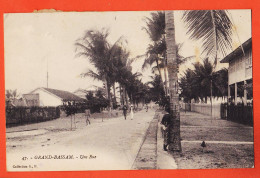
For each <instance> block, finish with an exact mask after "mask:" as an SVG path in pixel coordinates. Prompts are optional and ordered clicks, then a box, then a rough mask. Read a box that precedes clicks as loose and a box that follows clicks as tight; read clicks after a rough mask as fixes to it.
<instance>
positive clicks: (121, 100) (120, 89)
mask: <svg viewBox="0 0 260 178" xmlns="http://www.w3.org/2000/svg"><path fill="white" fill-rule="evenodd" d="M119 92H120V104H121V105H123V99H122V86H121V84H120V83H119Z"/></svg>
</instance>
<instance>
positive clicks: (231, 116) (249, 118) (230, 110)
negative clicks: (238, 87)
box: [221, 104, 253, 126]
mask: <svg viewBox="0 0 260 178" xmlns="http://www.w3.org/2000/svg"><path fill="white" fill-rule="evenodd" d="M221 118H222V119H227V120H230V121H233V122H238V123H241V124H245V125H250V126H253V106H252V105H247V106H244V105H242V104H241V105H233V104H232V105H227V104H221Z"/></svg>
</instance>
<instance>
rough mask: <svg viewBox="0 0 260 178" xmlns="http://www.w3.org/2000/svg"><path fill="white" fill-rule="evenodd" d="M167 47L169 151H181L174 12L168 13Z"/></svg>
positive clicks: (166, 14)
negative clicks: (169, 118)
mask: <svg viewBox="0 0 260 178" xmlns="http://www.w3.org/2000/svg"><path fill="white" fill-rule="evenodd" d="M165 22H166V45H167V59H168V60H167V62H168V63H167V67H168V78H169V85H170V87H169V93H170V116H171V122H170V124H169V127H170V128H169V150H170V151H181V139H180V109H179V94H178V72H177V67H178V66H177V57H176V42H175V26H174V14H173V11H166V13H165Z"/></svg>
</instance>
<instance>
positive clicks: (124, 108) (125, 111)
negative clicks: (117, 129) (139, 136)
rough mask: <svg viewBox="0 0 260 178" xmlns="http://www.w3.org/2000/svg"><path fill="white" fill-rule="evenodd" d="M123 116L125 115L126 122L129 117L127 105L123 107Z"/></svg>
mask: <svg viewBox="0 0 260 178" xmlns="http://www.w3.org/2000/svg"><path fill="white" fill-rule="evenodd" d="M123 114H124V117H125V120H126V115H127V107H126V105H124V106H123Z"/></svg>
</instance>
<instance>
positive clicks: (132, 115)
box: [130, 104, 134, 119]
mask: <svg viewBox="0 0 260 178" xmlns="http://www.w3.org/2000/svg"><path fill="white" fill-rule="evenodd" d="M130 116H131V119H133V118H134V106H133V105H132V104H131V107H130Z"/></svg>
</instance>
